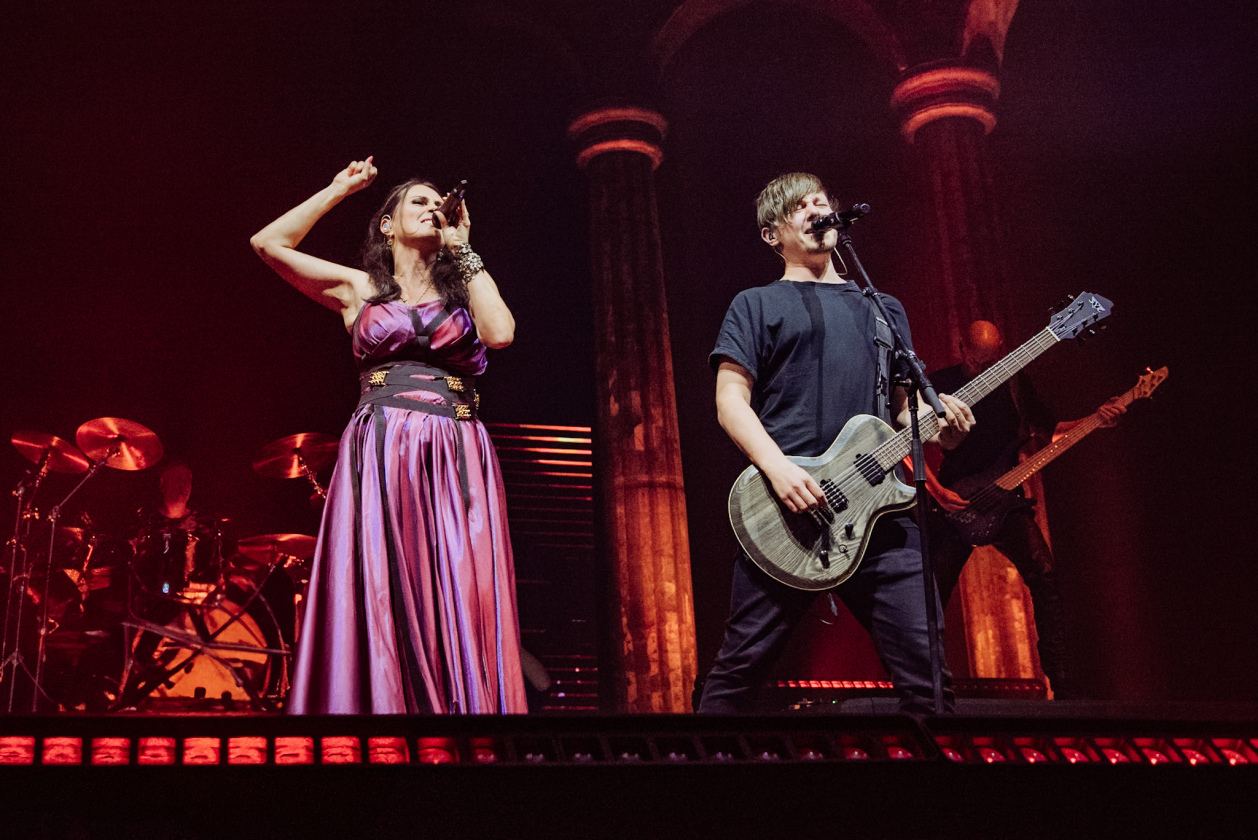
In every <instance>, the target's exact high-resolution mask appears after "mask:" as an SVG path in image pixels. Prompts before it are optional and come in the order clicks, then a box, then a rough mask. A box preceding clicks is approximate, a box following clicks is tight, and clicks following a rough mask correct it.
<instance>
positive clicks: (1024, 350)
mask: <svg viewBox="0 0 1258 840" xmlns="http://www.w3.org/2000/svg"><path fill="white" fill-rule="evenodd" d="M1060 340H1061V339H1059V338H1058V337H1057V334H1056V333H1054V332H1053V329H1052V327H1045V328H1044V329H1042V330H1041V331H1040V332H1038V333H1036V334H1035V335H1033V336H1031V338H1029V339H1027V340H1026V341H1025V342H1023V344H1022V345H1021V346H1020V347H1018V349H1017V350H1014V351H1013V352H1012V353H1010V354H1009V355H1008V356H1005V357H1004V358H1003V359H1001V360H1000V361H999V362H997V363H996V364H994V365H992V366H991V367H989V368H988V369H987V370H985V371H983V372H982V373H981V374H979V375H978V376H977V377H975V378H974V379H973V380H971V381H970V382H967V383H966V384H965V385H964V386H962V387H961V388H958V389H957V392H956V393H955V394H953V396H954V397H956V398H957V399H959V400H961V402H963V403H965V404H966V405H974V403H976V402H978V401H979V400H981V399H982V398H983V397H985V396H987V395H988V394H990V393H991V392H992V391H994V390H996V389H997V388H998V387H1000V385H1001V384H1002V383H1004V382H1006V381H1007V380H1008V379H1009V377H1011V376H1013V375H1014V374H1015V373H1017V372H1018V371H1020V370H1022V368H1024V367H1026V366H1027V365H1028V364H1030V363H1031V362H1032V361H1034V360H1035V358H1036V357H1037V356H1039V355H1040V354H1041V353H1043V352H1044V351H1045V350H1047V349H1048V348H1049V347H1052V346H1053V345H1054V344H1056V343H1057V342H1058V341H1060ZM918 425H919V426H920V427H921V430H922V440H930V439H931V438H933V437H934V436H935V434H936V433H937V432H938V431H939V418H938V417H936V416H935V413H934V412H933V411H927V412H923V413H922V415H921V418H920V420H919V421H918ZM912 436H913V430H912V428H911V427H908V426H906V427H904V428H903V429H901V430H900V431H898V432H896V433H895V435H894V436H892V437H890V438H888V439H887V440H886V441H884V442H883V443H882V445H880V446H878V447H877V448H876V449H874V451H873V452H871V453H870V454H871V455H873V457H874V458H876V459H877V460H878V463H879V464H880V465H881V466H882V468H883V469H884V470H890V469H891V468H892V467H894V466H895V465H896V464H898V463H899V462H900V461H902V460H904V457H905V456H906V455H908V454H909V446H910V444H911V439H912Z"/></svg>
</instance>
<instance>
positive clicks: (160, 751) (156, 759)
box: [135, 738, 218, 766]
mask: <svg viewBox="0 0 1258 840" xmlns="http://www.w3.org/2000/svg"><path fill="white" fill-rule="evenodd" d="M184 750H185V753H186V751H187V747H186V746H185V748H184ZM135 763H136V764H145V765H156V766H162V765H167V764H174V763H175V739H174V738H141V739H140V751H139V754H138V755H136V757H135ZM184 763H185V764H186V763H188V762H187V759H186V756H185V761H184ZM206 763H207V764H217V763H218V762H216V761H211V762H206Z"/></svg>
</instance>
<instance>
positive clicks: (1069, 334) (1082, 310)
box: [1048, 292, 1114, 341]
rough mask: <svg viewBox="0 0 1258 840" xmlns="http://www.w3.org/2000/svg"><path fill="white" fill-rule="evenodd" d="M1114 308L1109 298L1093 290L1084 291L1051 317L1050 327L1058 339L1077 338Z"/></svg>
mask: <svg viewBox="0 0 1258 840" xmlns="http://www.w3.org/2000/svg"><path fill="white" fill-rule="evenodd" d="M1113 308H1114V304H1113V303H1111V302H1110V301H1109V300H1108V299H1106V298H1103V297H1101V296H1100V295H1097V294H1093V293H1092V292H1083V293H1081V294H1080V295H1079V296H1078V297H1076V298H1075V299H1074V300H1073V301H1071V302H1070V304H1069V305H1068V306H1066V308H1065V309H1063V310H1061V311H1060V312H1058V313H1057V314H1055V315H1053V317H1052V318H1051V319H1049V322H1048V328H1049V329H1050V330H1052V333H1053V335H1055V336H1056V337H1057V340H1058V341H1061V340H1062V339H1064V338H1077V337H1078V336H1079V335H1081V334H1082V333H1083V332H1084V330H1087V329H1088V328H1089V327H1091V326H1092V325H1093V324H1095V323H1096V322H1097V321H1099V320H1101V319H1102V318H1104V317H1106V316H1107V315H1109V313H1110V310H1111V309H1113Z"/></svg>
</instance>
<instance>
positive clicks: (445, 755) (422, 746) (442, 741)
mask: <svg viewBox="0 0 1258 840" xmlns="http://www.w3.org/2000/svg"><path fill="white" fill-rule="evenodd" d="M418 758H419V763H420V764H454V763H456V762H457V761H458V760H459V750H458V747H457V746H456V745H455V743H454V739H453V738H420V739H419V752H418Z"/></svg>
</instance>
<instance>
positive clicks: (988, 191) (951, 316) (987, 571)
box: [891, 62, 1045, 678]
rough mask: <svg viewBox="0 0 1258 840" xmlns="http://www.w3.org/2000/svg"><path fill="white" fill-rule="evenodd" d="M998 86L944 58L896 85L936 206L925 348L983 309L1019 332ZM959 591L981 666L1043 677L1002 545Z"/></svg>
mask: <svg viewBox="0 0 1258 840" xmlns="http://www.w3.org/2000/svg"><path fill="white" fill-rule="evenodd" d="M999 95H1000V83H999V82H998V81H997V79H996V77H995V76H994V75H993V74H992V73H990V72H988V71H986V70H982V69H979V68H976V67H971V66H965V65H963V64H949V63H938V62H936V63H932V64H929V65H925V66H923V67H920V68H918V69H916V70H910V71H909V72H908V73H906V74H905V76H904V78H903V80H902V81H901V82H900V84H899V85H897V86H896V88H895V92H894V93H893V94H892V99H891V104H892V107H893V108H894V109H895V111H896V114H897V115H898V117H899V119H900V128H901V131H902V133H903V135H904V138H905V139H906V140H907V141H908V142H909V143H910V144H912V145H913V147H914V150H915V152H916V156H917V158H918V162H919V167H920V170H921V172H922V173H923V177H924V182H925V186H926V189H927V190H928V196H929V200H930V205H931V208H932V210H933V218H932V219H931V229H932V232H933V236H934V243H933V249H932V251H933V252H932V253H931V254H930V255H929V256H928V261H929V265H930V266H931V271H930V272H929V273H928V275H927V276H928V277H929V278H930V283H929V285H928V286H927V287H926V288H923V289H922V290H921V291H920V294H921V296H922V297H924V298H926V299H927V300H928V301H929V302H930V311H931V312H933V313H937V315H938V318H937V319H936V320H935V321H933V322H926V323H920V322H919V323H915V324H914V325H913V336H914V344H915V345H916V347H917V350H918V353H919V354H920V355H921V356H922V357H923V358H928V359H949V358H957V357H958V355H959V350H958V345H957V342H958V341H959V339H960V336H961V334H962V331H963V330H965V329H966V328H967V327H968V326H969V324H970V322H971V321H973V320H975V319H976V318H982V319H985V320H988V321H992V322H993V323H995V324H997V325H998V326H1000V328H1001V332H1002V333H1003V334H1004V335H1005V337H1006V343H1007V344H1008V345H1009V346H1011V347H1015V346H1017V344H1018V343H1019V342H1020V341H1021V340H1022V337H1021V336H1016V335H1010V333H1009V329H1008V324H1009V314H1010V289H1009V282H1008V276H1007V272H1006V269H1005V264H1004V261H1003V255H1002V248H1003V237H1002V234H1001V229H1000V226H999V215H998V208H997V204H996V200H995V196H994V189H993V185H992V172H991V166H990V163H989V160H988V154H987V138H986V135H987V133H988V132H990V131H991V130H992V128H993V127H995V125H996V114H995V104H996V98H997V97H998V96H999ZM1044 524H1045V523H1044V521H1043V517H1042V516H1041V525H1044ZM954 597H956V598H959V599H960V600H961V605H962V612H963V615H964V620H965V634H966V644H967V647H968V650H969V659H970V664H971V666H972V669H973V672H974V675H975V676H977V677H993V678H1017V677H1022V678H1026V677H1034V676H1038V677H1041V678H1042V677H1043V673H1042V671H1041V670H1040V668H1039V658H1038V655H1037V654H1036V650H1035V641H1036V636H1035V623H1034V621H1033V620H1032V619H1031V616H1032V606H1031V597H1030V594H1029V593H1028V592H1027V590H1026V587H1025V586H1024V585H1023V584H1022V580H1021V578H1020V577H1019V576H1018V574H1017V572H1016V571H1015V570H1014V568H1013V566H1012V564H1010V563H1009V561H1008V560H1006V559H1005V558H1004V556H1003V555H1001V554H1000V553H999V552H998V551H996V550H995V549H994V548H991V547H990V546H988V547H984V548H978V549H975V551H974V554H973V556H972V557H971V558H970V562H969V563H968V564H966V567H965V571H964V572H963V573H962V575H961V580H960V583H959V584H958V586H957V589H956V592H955V595H954Z"/></svg>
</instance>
